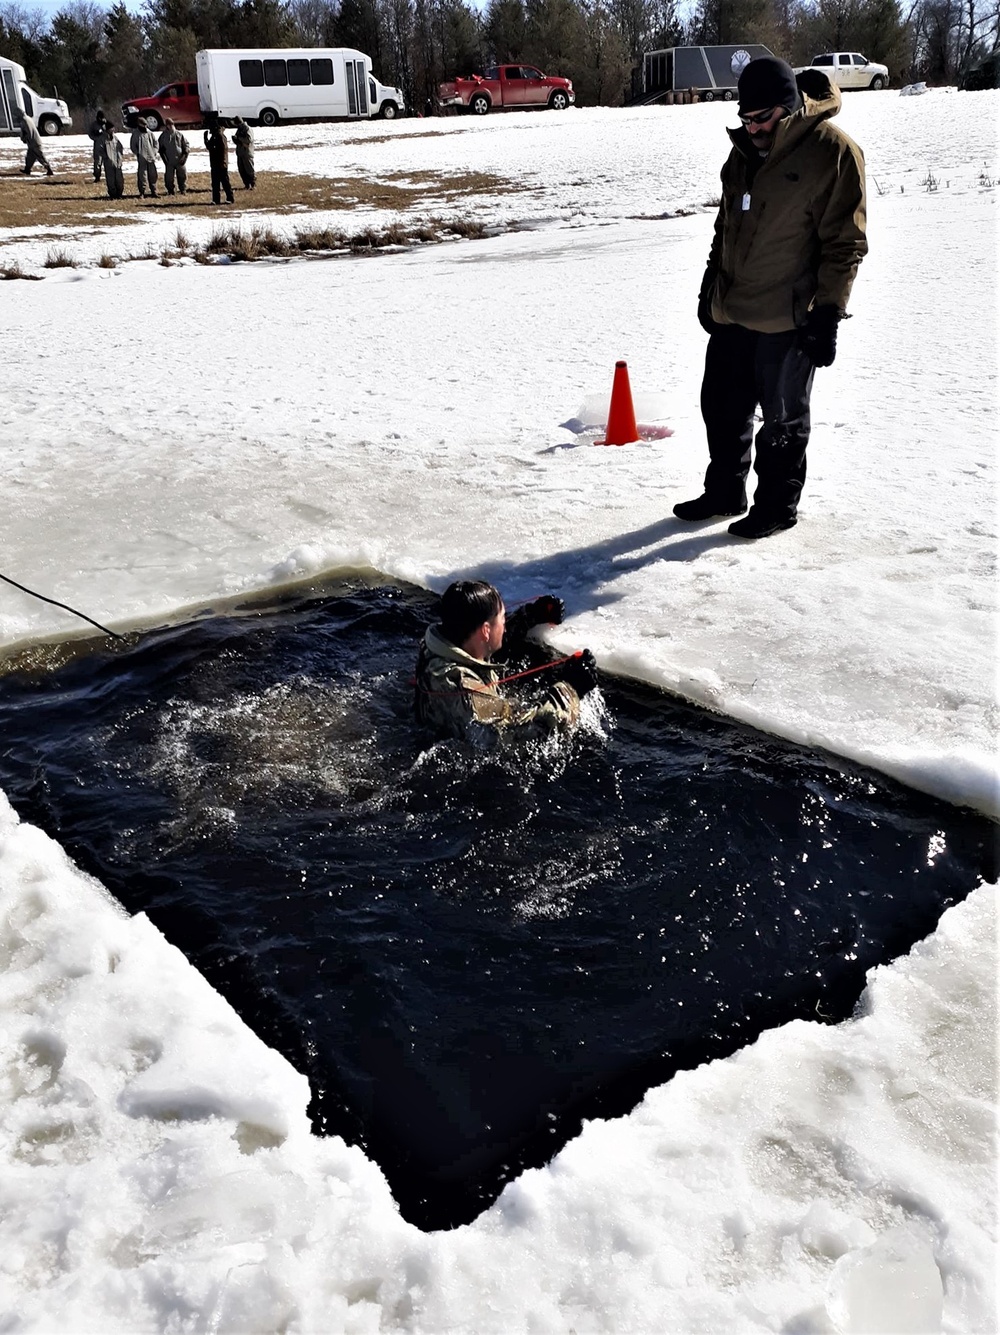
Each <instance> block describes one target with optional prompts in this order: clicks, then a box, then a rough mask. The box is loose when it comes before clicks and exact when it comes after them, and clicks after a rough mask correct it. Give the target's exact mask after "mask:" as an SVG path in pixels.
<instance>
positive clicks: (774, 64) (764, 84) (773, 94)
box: [737, 56, 802, 112]
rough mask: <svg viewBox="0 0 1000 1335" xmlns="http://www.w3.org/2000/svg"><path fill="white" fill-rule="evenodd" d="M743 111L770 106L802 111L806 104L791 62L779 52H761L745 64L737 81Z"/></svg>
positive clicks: (759, 109) (757, 109)
mask: <svg viewBox="0 0 1000 1335" xmlns="http://www.w3.org/2000/svg"><path fill="white" fill-rule="evenodd" d="M737 87H738V88H739V94H740V111H741V112H747V111H764V110H765V109H766V108H767V107H785V108H787V110H789V111H798V109H799V107H801V105H802V98H801V97H800V96H799V90H798V85H797V84H796V82H795V75H794V74H793V72H792V67H791V65H788V64H786V63H785V61H783V60H779V59H778V58H777V56H760V57H759V58H758V59H757V60H751V61H750V63H749V64H748V65H745V66H744V68H743V73H742V74H741V75H740V78H739V83H738V84H737Z"/></svg>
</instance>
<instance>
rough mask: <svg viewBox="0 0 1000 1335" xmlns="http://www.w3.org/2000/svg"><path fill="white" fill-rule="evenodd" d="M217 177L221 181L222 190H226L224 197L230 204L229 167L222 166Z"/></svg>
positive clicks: (231, 190) (231, 199)
mask: <svg viewBox="0 0 1000 1335" xmlns="http://www.w3.org/2000/svg"><path fill="white" fill-rule="evenodd" d="M219 179H220V181H221V182H222V188H223V190H225V192H226V199H228V200H229V202H230V204H231V203H232V202H233V187H232V185H231V184H230V181H229V168H228V167H223V168H222V171H221V172H220V173H219Z"/></svg>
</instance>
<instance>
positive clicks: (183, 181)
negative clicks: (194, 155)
mask: <svg viewBox="0 0 1000 1335" xmlns="http://www.w3.org/2000/svg"><path fill="white" fill-rule="evenodd" d="M176 171H177V189H178V190H179V191H180V192H181V194H182V195H183V194H186V193H187V188H188V169H187V167H185V166H184V163H183V162H179V163H178V164H177V167H176Z"/></svg>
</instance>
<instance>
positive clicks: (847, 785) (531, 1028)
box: [0, 584, 996, 1227]
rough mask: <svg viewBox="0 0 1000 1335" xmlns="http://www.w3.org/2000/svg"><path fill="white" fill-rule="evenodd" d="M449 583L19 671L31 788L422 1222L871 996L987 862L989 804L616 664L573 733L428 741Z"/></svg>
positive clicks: (989, 866)
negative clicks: (949, 798) (756, 1046)
mask: <svg viewBox="0 0 1000 1335" xmlns="http://www.w3.org/2000/svg"><path fill="white" fill-rule="evenodd" d="M430 605H431V604H430V600H429V599H428V598H427V597H426V596H425V595H422V594H420V593H418V592H416V591H413V590H403V589H399V588H376V589H372V588H367V587H364V586H362V585H360V584H356V585H353V586H343V587H341V588H339V589H338V590H337V593H336V596H327V597H324V598H313V599H312V600H311V601H310V600H305V599H300V600H298V601H289V602H286V603H285V604H284V605H281V606H278V607H277V608H271V609H268V610H266V611H261V610H256V611H254V610H248V611H246V613H245V614H243V615H240V616H229V617H218V618H214V619H206V620H202V621H199V622H196V623H194V624H191V625H187V626H183V627H179V628H173V629H169V630H163V631H159V632H156V633H152V634H148V635H146V636H144V637H142V638H141V640H140V641H139V642H138V643H136V644H135V645H134V646H132V647H129V648H127V649H126V650H122V649H121V648H118V649H116V650H114V651H109V650H107V649H106V648H105V647H103V644H101V645H95V646H93V648H92V651H91V652H88V653H85V654H83V655H81V656H77V657H75V658H74V659H72V660H71V661H69V662H66V663H64V664H63V665H62V666H61V667H59V668H57V669H55V668H52V667H49V668H48V669H45V670H42V669H35V670H32V671H20V670H19V671H16V672H14V673H9V674H8V675H7V676H6V677H4V678H2V679H0V737H2V738H3V742H2V744H0V785H2V786H3V788H4V789H5V790H6V791H7V792H8V794H9V795H10V797H11V800H12V801H13V802H14V804H15V806H16V807H17V808H18V810H19V811H20V812H21V814H22V815H23V816H24V817H26V818H27V819H29V820H32V821H35V822H36V823H38V824H39V825H41V826H42V827H43V828H44V829H46V830H48V831H49V832H50V833H51V834H52V835H54V836H55V837H56V838H58V839H59V840H60V841H61V842H62V843H63V844H64V845H65V846H66V847H67V848H68V850H69V851H70V852H71V854H72V855H73V856H74V857H75V858H76V860H77V861H78V862H79V863H80V864H81V865H82V866H83V867H85V868H86V869H87V870H89V871H91V872H93V873H94V874H96V875H97V876H99V877H100V878H101V879H102V880H103V881H104V883H105V884H106V885H108V886H109V887H110V888H111V889H112V890H113V891H114V893H115V894H116V895H117V896H118V897H119V899H120V900H121V901H122V902H123V903H124V904H125V905H126V907H127V908H129V909H130V910H133V911H137V910H140V909H143V910H145V911H146V912H147V913H148V914H149V916H150V917H151V918H152V919H153V921H154V922H156V923H157V925H158V926H159V927H160V928H161V929H162V931H163V932H164V934H165V935H166V936H167V937H168V938H169V939H170V940H172V941H174V942H175V943H176V944H177V945H179V946H180V947H181V948H182V949H184V950H185V951H186V953H187V954H188V956H189V957H190V958H191V959H192V960H193V961H194V962H195V963H196V964H197V965H198V967H199V968H200V969H202V971H203V972H204V973H205V974H206V975H207V976H208V977H209V979H210V980H211V981H212V982H213V983H214V984H215V985H216V986H217V987H218V988H219V990H220V991H222V992H223V994H224V995H226V996H227V997H228V998H229V1000H230V1001H231V1002H232V1003H233V1004H234V1005H235V1006H236V1008H237V1009H238V1010H239V1011H240V1013H241V1014H242V1015H243V1016H244V1017H245V1018H246V1020H247V1021H248V1022H249V1023H250V1024H251V1025H252V1026H253V1027H254V1028H255V1029H256V1030H257V1032H258V1033H259V1034H261V1036H262V1037H263V1038H264V1039H265V1040H266V1041H267V1042H268V1043H270V1044H271V1045H273V1046H275V1047H277V1048H278V1049H279V1050H281V1051H283V1052H284V1053H286V1054H287V1055H288V1057H289V1058H290V1059H291V1060H292V1062H293V1063H294V1064H295V1065H296V1066H297V1067H298V1068H299V1069H300V1070H303V1071H305V1072H306V1073H307V1074H308V1075H309V1077H310V1080H311V1083H312V1088H313V1095H314V1097H313V1102H312V1105H311V1113H312V1116H313V1119H314V1124H315V1125H316V1127H317V1129H318V1130H321V1131H327V1132H336V1133H338V1134H341V1135H344V1136H345V1137H346V1138H347V1139H349V1140H350V1141H352V1142H355V1143H360V1144H362V1145H364V1146H365V1148H366V1149H367V1150H368V1152H369V1153H370V1154H371V1155H372V1156H373V1157H374V1158H375V1159H376V1160H377V1161H378V1162H379V1163H380V1164H381V1165H382V1167H383V1169H384V1170H385V1172H386V1174H387V1176H388V1178H389V1181H390V1184H391V1186H392V1189H393V1192H394V1194H395V1196H396V1199H397V1200H398V1201H399V1203H400V1207H401V1209H402V1211H403V1213H404V1215H406V1217H408V1218H409V1219H411V1220H413V1221H414V1222H416V1223H418V1224H420V1225H422V1226H424V1227H444V1226H450V1225H454V1224H457V1223H460V1222H463V1221H466V1220H469V1219H471V1218H473V1217H474V1216H475V1215H476V1214H477V1213H478V1212H479V1211H480V1210H481V1209H482V1208H483V1207H484V1206H485V1205H486V1204H488V1203H489V1202H490V1201H492V1200H493V1199H494V1198H495V1196H496V1195H497V1193H498V1192H499V1191H500V1190H501V1189H502V1187H503V1185H504V1183H505V1182H506V1181H508V1180H510V1178H511V1177H513V1176H515V1175H516V1174H517V1173H518V1172H519V1171H520V1170H521V1168H523V1167H524V1166H525V1165H527V1164H539V1163H542V1162H544V1161H545V1160H546V1159H547V1158H548V1157H550V1156H551V1154H552V1153H553V1152H554V1151H555V1150H557V1149H558V1148H559V1147H560V1146H561V1145H562V1144H563V1143H564V1142H565V1141H566V1140H567V1139H568V1138H569V1137H570V1136H572V1135H573V1134H575V1132H576V1130H577V1129H578V1127H579V1123H580V1118H581V1117H583V1116H587V1117H590V1116H595V1115H604V1116H609V1115H617V1114H620V1113H623V1112H625V1111H627V1110H628V1109H629V1108H630V1107H632V1106H633V1105H634V1104H635V1102H636V1101H637V1100H638V1099H639V1098H640V1097H641V1096H642V1094H643V1092H644V1091H645V1090H646V1089H647V1088H649V1086H650V1085H651V1084H653V1083H657V1082H660V1081H662V1080H664V1079H666V1078H668V1077H669V1076H670V1075H671V1074H672V1073H673V1072H674V1071H675V1070H677V1069H678V1068H681V1067H690V1066H694V1065H696V1064H698V1063H700V1062H702V1061H704V1060H706V1059H707V1058H710V1057H717V1056H722V1055H725V1054H728V1053H731V1052H733V1051H734V1050H735V1049H737V1048H738V1047H740V1046H741V1045H742V1044H744V1043H746V1042H747V1041H748V1040H750V1039H752V1038H753V1037H754V1036H755V1035H757V1034H758V1033H760V1032H761V1030H762V1029H764V1028H767V1027H769V1026H771V1025H774V1024H777V1023H780V1022H782V1021H785V1020H789V1019H791V1018H793V1017H795V1016H804V1017H807V1018H810V1019H815V1018H817V1017H819V1018H822V1019H828V1020H834V1019H840V1018H843V1017H845V1016H847V1015H849V1014H850V1012H851V1010H852V1007H853V1005H854V1003H855V1002H856V1000H857V998H858V996H859V994H860V993H861V990H862V988H863V986H864V981H865V971H866V970H867V969H868V968H870V967H871V966H872V965H873V964H876V963H879V962H882V961H886V960H888V959H891V958H892V957H894V956H895V955H897V954H899V953H900V952H902V951H905V950H906V949H907V948H908V947H909V946H910V945H912V944H913V943H914V942H915V941H916V940H918V939H919V938H920V937H922V936H924V935H926V933H927V932H929V931H930V930H932V929H933V927H934V925H935V923H936V921H937V919H938V917H939V916H940V914H941V911H942V910H943V909H944V908H945V907H946V906H947V905H949V904H952V903H954V902H956V900H959V899H961V898H963V897H964V896H965V895H966V894H967V893H968V892H969V891H970V890H971V889H972V888H973V887H974V886H975V885H976V884H977V883H978V882H979V880H980V877H981V876H983V875H985V876H987V877H989V878H993V877H994V876H995V874H996V871H995V867H994V827H993V826H992V825H990V824H989V823H988V822H987V821H985V820H983V819H981V818H978V817H976V816H974V815H972V814H971V813H968V812H963V811H960V810H957V809H955V808H953V807H949V806H947V805H945V804H942V803H939V802H935V801H934V800H932V799H930V798H925V797H922V796H920V795H919V794H915V793H913V792H910V791H908V790H905V789H903V788H901V787H900V786H898V785H895V784H893V783H891V782H890V781H888V780H885V779H882V778H880V777H878V776H876V775H874V774H870V773H866V772H862V771H860V770H858V769H855V768H852V767H850V766H847V765H844V764H840V763H839V762H837V761H835V760H833V759H832V758H830V757H827V756H821V755H816V754H812V753H809V752H806V751H803V750H801V749H799V748H796V747H793V746H789V745H786V744H783V743H781V742H778V741H775V740H774V739H772V738H768V737H766V736H764V735H762V734H758V733H754V732H752V731H750V730H749V729H746V728H742V727H739V726H734V725H732V724H729V723H726V722H724V721H722V720H720V719H718V718H716V717H713V716H711V715H709V714H706V713H703V712H701V711H698V710H696V709H693V708H688V707H686V706H682V705H678V704H676V703H673V702H671V701H669V700H668V699H667V698H666V697H664V696H662V695H660V694H658V693H656V692H653V691H650V690H643V689H640V688H637V687H631V686H626V685H623V684H621V683H616V682H614V681H612V680H605V681H604V682H603V683H602V685H603V691H602V694H603V698H604V705H603V707H601V708H599V707H598V705H597V704H594V705H593V709H592V711H591V712H592V717H591V719H590V721H589V724H588V725H587V726H586V727H584V728H583V729H581V730H580V732H578V733H577V735H576V736H575V737H574V738H573V739H572V740H570V741H566V740H563V741H561V742H558V743H553V744H547V745H546V746H545V747H535V748H529V749H520V750H515V751H496V752H485V751H477V750H474V749H471V748H467V747H464V746H462V745H460V744H458V743H453V742H448V743H437V744H433V745H430V744H428V743H427V740H426V739H425V738H423V737H421V736H420V735H419V734H418V733H417V732H416V730H415V728H414V725H413V723H412V721H411V712H410V711H411V706H410V702H411V687H410V679H411V672H412V661H413V651H414V646H415V644H416V642H417V640H418V638H419V635H420V634H421V633H422V629H423V626H424V625H425V624H426V621H427V620H428V619H429V608H430ZM593 700H594V698H593V697H592V703H593Z"/></svg>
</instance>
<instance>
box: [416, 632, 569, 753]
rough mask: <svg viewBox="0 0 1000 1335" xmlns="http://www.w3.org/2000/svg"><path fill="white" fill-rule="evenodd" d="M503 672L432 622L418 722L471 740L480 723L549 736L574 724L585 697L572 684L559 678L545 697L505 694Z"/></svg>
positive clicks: (519, 734) (422, 663) (421, 665)
mask: <svg viewBox="0 0 1000 1335" xmlns="http://www.w3.org/2000/svg"><path fill="white" fill-rule="evenodd" d="M502 675H503V674H502V670H501V668H499V667H498V666H496V665H495V664H494V663H484V662H482V661H480V659H478V658H473V657H472V655H471V654H467V653H466V652H465V650H464V649H460V648H459V647H458V646H457V645H455V644H452V643H451V641H450V640H446V639H445V638H444V636H443V635H442V634H441V627H440V626H431V627H429V628H428V630H427V632H426V634H425V635H424V642H423V644H422V645H421V646H420V654H419V656H418V658H417V673H416V683H415V687H416V689H415V692H414V709H415V711H416V715H417V718H418V720H419V721H420V722H421V723H425V724H427V725H428V726H429V727H431V728H433V729H434V730H435V731H436V732H438V733H440V734H441V735H442V736H445V737H462V738H470V737H474V736H475V735H476V732H477V730H478V729H479V728H480V727H485V728H490V729H493V730H494V731H495V732H497V733H499V734H500V735H502V736H504V737H509V738H516V739H528V738H537V737H547V736H549V734H550V733H552V732H554V731H556V729H558V728H564V727H569V726H570V725H572V724H574V723H575V722H576V721H577V719H578V718H579V714H580V697H579V696H578V695H577V693H576V691H575V690H574V689H573V687H572V686H570V684H569V683H568V682H565V681H556V682H553V683H552V685H550V686H549V688H548V690H547V691H546V692H545V695H544V696H543V697H542V698H541V699H540V700H535V701H527V700H518V699H513V698H509V697H506V696H503V695H501V694H500V690H499V689H498V686H497V682H498V681H499V679H500V677H501V676H502Z"/></svg>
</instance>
